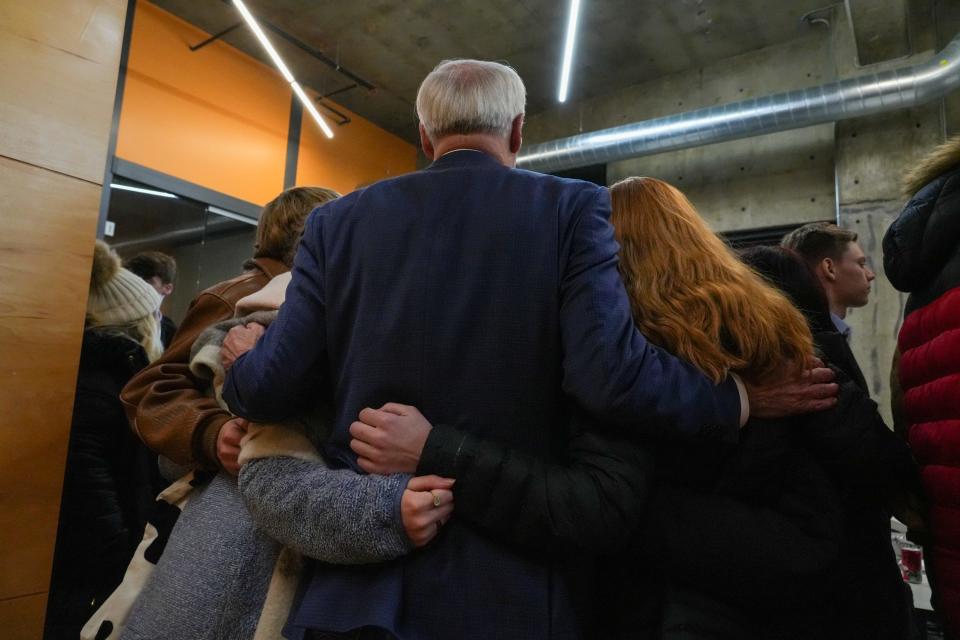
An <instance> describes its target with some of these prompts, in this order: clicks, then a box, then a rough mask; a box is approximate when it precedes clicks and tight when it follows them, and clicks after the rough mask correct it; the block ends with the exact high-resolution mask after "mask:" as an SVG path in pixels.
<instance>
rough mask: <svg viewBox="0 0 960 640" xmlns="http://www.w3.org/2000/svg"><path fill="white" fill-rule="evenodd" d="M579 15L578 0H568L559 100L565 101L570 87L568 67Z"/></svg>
mask: <svg viewBox="0 0 960 640" xmlns="http://www.w3.org/2000/svg"><path fill="white" fill-rule="evenodd" d="M579 17H580V0H570V19H569V20H568V21H567V41H566V43H565V44H564V45H563V69H562V70H561V72H560V95H558V96H557V99H558V100H559V101H560V102H566V101H567V89H569V88H570V67H571V65H572V64H573V45H574V43H575V42H576V39H577V19H578V18H579Z"/></svg>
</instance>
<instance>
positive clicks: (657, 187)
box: [610, 178, 813, 382]
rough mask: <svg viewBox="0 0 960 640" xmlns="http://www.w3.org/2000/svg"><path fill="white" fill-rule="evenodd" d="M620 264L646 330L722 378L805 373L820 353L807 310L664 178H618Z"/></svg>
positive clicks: (616, 209)
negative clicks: (716, 230) (734, 374)
mask: <svg viewBox="0 0 960 640" xmlns="http://www.w3.org/2000/svg"><path fill="white" fill-rule="evenodd" d="M610 194H611V199H612V202H613V216H612V221H613V225H614V228H615V230H616V237H617V240H618V242H619V243H620V272H621V274H622V276H623V280H624V283H625V284H626V287H627V293H628V294H629V297H630V304H631V307H632V309H633V316H634V320H635V321H636V323H637V326H638V327H639V328H640V331H641V332H642V333H643V334H644V335H645V336H646V337H647V338H649V339H650V340H651V341H652V342H653V343H654V344H657V345H659V346H661V347H663V348H665V349H667V350H668V351H670V352H672V353H674V354H676V355H678V356H680V357H681V358H683V359H685V360H687V361H688V362H690V363H692V364H694V365H695V366H696V367H698V368H699V369H700V370H701V371H703V372H704V373H705V374H706V375H707V376H709V377H710V378H711V379H713V380H714V381H715V382H720V381H721V380H723V379H724V378H725V377H726V375H727V374H728V373H729V372H730V371H736V372H738V373H740V374H741V375H743V376H744V377H745V378H746V379H748V380H750V381H759V380H764V379H768V378H769V377H778V376H780V375H782V374H784V373H796V372H799V371H800V370H801V369H802V367H803V365H804V364H805V362H806V358H807V357H808V355H810V354H812V353H813V338H812V336H811V334H810V329H809V327H808V326H807V323H806V321H805V320H804V318H803V316H802V315H801V314H800V312H799V311H798V310H797V309H796V308H795V307H794V306H793V305H792V304H791V303H790V301H789V300H787V298H786V297H785V296H783V295H782V294H781V293H780V292H778V291H777V290H776V289H774V288H773V287H771V286H770V285H768V284H766V283H765V282H764V281H763V279H761V278H760V276H758V275H757V274H756V273H754V272H753V271H752V270H750V268H749V267H747V266H746V265H745V264H743V263H742V262H741V261H740V260H738V259H737V257H736V256H735V255H734V254H733V252H732V251H731V250H730V248H728V247H727V245H726V244H724V242H723V241H722V240H721V239H720V238H719V237H717V235H716V234H714V233H713V232H712V231H711V230H710V228H709V227H708V226H707V225H706V223H705V222H704V221H703V219H701V218H700V216H699V215H698V214H697V212H696V209H694V207H693V204H691V202H690V201H689V200H688V199H687V198H686V196H684V195H683V194H682V193H681V192H680V191H678V190H677V189H676V188H674V187H672V186H671V185H669V184H667V183H666V182H663V181H661V180H656V179H654V178H627V179H626V180H622V181H620V182H618V183H617V184H615V185H613V186H612V187H610Z"/></svg>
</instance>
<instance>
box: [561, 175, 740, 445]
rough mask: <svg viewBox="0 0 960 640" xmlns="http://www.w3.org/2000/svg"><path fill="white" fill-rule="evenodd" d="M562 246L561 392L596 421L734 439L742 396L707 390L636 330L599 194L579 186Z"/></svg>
mask: <svg viewBox="0 0 960 640" xmlns="http://www.w3.org/2000/svg"><path fill="white" fill-rule="evenodd" d="M576 207H577V212H576V213H575V215H574V217H573V218H572V219H571V221H570V225H569V227H570V228H569V231H568V232H567V233H566V234H565V237H564V246H563V247H561V251H562V255H563V257H564V258H565V263H564V261H563V260H562V261H561V270H560V274H561V275H560V279H561V281H560V305H561V308H560V322H561V336H562V342H563V349H564V363H563V387H564V390H565V391H566V392H567V393H569V394H570V395H572V396H573V397H575V398H577V400H579V401H580V402H581V403H582V404H583V406H584V407H585V408H586V409H587V410H588V411H590V412H591V413H593V414H594V415H596V416H597V417H598V418H600V419H601V420H603V421H607V422H611V423H613V424H616V425H619V426H620V427H622V428H625V429H629V430H630V431H631V433H634V434H636V435H641V436H649V437H656V438H665V439H692V438H702V439H710V440H717V439H722V440H727V441H736V439H737V437H738V431H739V426H740V424H741V418H742V417H743V416H742V413H743V411H742V409H743V407H742V405H741V394H740V392H739V391H738V386H737V384H736V382H735V381H734V380H733V379H732V378H728V379H727V380H725V381H723V382H722V383H721V384H720V385H714V384H713V383H712V382H711V381H710V380H709V379H708V378H707V377H706V376H704V375H703V374H702V373H701V372H700V371H699V370H697V369H696V368H695V367H693V366H692V365H690V364H688V363H686V362H684V361H682V360H680V359H679V358H676V357H675V356H673V355H671V354H669V353H667V352H666V351H664V350H662V349H659V348H657V347H655V346H653V345H652V344H650V343H649V342H648V341H647V340H646V338H644V337H643V335H641V334H640V332H639V331H638V330H637V328H636V326H635V325H634V322H633V317H632V313H631V310H630V302H629V299H628V298H627V293H626V290H625V289H624V286H623V282H622V280H621V278H620V273H619V271H618V269H617V264H618V259H617V252H618V251H619V246H618V244H617V242H616V240H615V239H614V230H613V226H612V225H611V224H610V212H611V210H610V197H609V193H608V192H607V190H606V189H601V188H598V189H584V190H583V191H582V192H581V193H580V194H578V195H577V197H576Z"/></svg>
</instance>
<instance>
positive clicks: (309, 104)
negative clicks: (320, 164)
mask: <svg viewBox="0 0 960 640" xmlns="http://www.w3.org/2000/svg"><path fill="white" fill-rule="evenodd" d="M290 86H291V87H292V88H293V92H294V93H295V94H297V97H298V98H300V102H302V103H303V106H305V107H306V108H307V111H309V112H310V115H312V116H313V119H314V120H316V121H317V124H319V125H320V128H321V129H323V133H324V134H326V136H327V137H328V138H332V137H333V131H332V130H331V129H330V127H329V125H327V122H326V120H324V119H323V116H321V115H320V112H319V111H317V108H316V107H315V106H313V101H312V100H310V98H308V97H307V94H306V92H304V90H303V87H301V86H300V84H299V83H298V82H291V83H290Z"/></svg>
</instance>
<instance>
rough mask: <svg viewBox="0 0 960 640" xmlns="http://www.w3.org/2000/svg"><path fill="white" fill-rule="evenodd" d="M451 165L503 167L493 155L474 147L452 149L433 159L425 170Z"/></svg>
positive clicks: (449, 166)
mask: <svg viewBox="0 0 960 640" xmlns="http://www.w3.org/2000/svg"><path fill="white" fill-rule="evenodd" d="M453 167H477V168H480V167H503V165H502V164H500V162H499V161H498V160H497V159H496V158H494V157H493V156H491V155H489V154H487V153H484V152H483V151H477V150H476V149H454V150H453V151H448V152H447V153H445V154H443V155H442V156H440V157H439V158H437V159H436V160H434V161H433V162H432V163H431V164H430V165H429V166H427V168H426V170H427V171H430V170H433V169H450V168H453Z"/></svg>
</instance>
